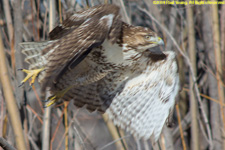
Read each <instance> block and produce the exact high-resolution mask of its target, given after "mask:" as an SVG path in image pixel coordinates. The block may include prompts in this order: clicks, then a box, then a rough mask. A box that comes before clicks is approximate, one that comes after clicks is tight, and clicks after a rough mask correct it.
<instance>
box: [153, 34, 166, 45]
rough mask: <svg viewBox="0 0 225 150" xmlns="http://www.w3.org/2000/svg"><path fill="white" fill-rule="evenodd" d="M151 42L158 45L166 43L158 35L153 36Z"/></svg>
mask: <svg viewBox="0 0 225 150" xmlns="http://www.w3.org/2000/svg"><path fill="white" fill-rule="evenodd" d="M150 42H151V43H153V44H157V45H164V42H163V40H162V38H160V37H158V36H156V37H152V38H151V39H150Z"/></svg>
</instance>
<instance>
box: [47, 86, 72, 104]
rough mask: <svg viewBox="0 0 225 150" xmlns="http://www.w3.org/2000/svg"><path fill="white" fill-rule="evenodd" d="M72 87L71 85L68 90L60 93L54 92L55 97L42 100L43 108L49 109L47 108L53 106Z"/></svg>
mask: <svg viewBox="0 0 225 150" xmlns="http://www.w3.org/2000/svg"><path fill="white" fill-rule="evenodd" d="M72 87H73V85H71V86H69V87H68V88H66V89H64V90H62V91H58V92H56V93H55V95H52V96H50V97H48V99H47V100H44V102H46V104H45V107H49V106H51V105H53V104H54V103H55V102H57V101H58V100H59V99H60V98H62V97H63V96H64V95H65V94H66V93H67V92H68V91H69V90H70V89H71V88H72Z"/></svg>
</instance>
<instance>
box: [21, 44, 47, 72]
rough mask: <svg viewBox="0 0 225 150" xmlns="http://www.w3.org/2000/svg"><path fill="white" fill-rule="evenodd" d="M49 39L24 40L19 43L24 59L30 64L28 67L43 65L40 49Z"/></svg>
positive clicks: (34, 67) (45, 45) (33, 67)
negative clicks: (37, 40) (39, 40)
mask: <svg viewBox="0 0 225 150" xmlns="http://www.w3.org/2000/svg"><path fill="white" fill-rule="evenodd" d="M50 43H51V41H43V42H24V43H20V46H21V48H22V53H23V54H24V55H26V58H25V61H26V62H27V63H28V64H30V65H29V69H38V68H42V67H44V64H45V60H44V59H42V58H43V57H42V55H41V51H42V50H43V49H45V48H46V47H47V46H48V45H49V44H50Z"/></svg>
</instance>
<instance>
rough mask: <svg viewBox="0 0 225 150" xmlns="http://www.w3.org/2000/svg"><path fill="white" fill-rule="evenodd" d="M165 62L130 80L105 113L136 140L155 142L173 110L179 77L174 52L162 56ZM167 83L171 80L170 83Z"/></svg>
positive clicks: (153, 65)
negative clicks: (164, 57) (142, 139)
mask: <svg viewBox="0 0 225 150" xmlns="http://www.w3.org/2000/svg"><path fill="white" fill-rule="evenodd" d="M165 54H166V55H168V56H167V59H166V60H163V61H158V62H156V63H153V64H152V65H149V66H147V67H146V69H145V70H144V72H142V73H141V74H139V75H138V76H136V77H135V78H133V79H131V80H129V81H128V82H127V83H126V85H125V87H124V89H123V91H122V92H121V93H119V94H118V95H116V96H115V97H114V99H113V102H112V103H111V105H110V107H109V109H107V111H106V112H107V113H108V114H109V117H110V118H111V119H112V120H113V121H114V123H115V124H116V125H118V126H119V127H121V128H123V129H127V131H129V132H131V133H132V134H134V135H135V136H136V137H138V138H142V137H143V138H145V139H149V138H150V137H151V136H152V135H154V138H155V140H158V138H159V136H160V133H161V130H162V128H163V125H164V124H165V121H166V119H167V118H168V115H169V113H170V110H171V109H172V108H173V107H174V104H175V96H176V95H177V93H178V89H179V75H178V73H177V69H178V67H177V63H176V61H175V53H174V52H165ZM167 80H170V81H169V82H168V81H167Z"/></svg>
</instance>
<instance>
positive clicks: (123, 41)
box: [20, 4, 179, 140]
mask: <svg viewBox="0 0 225 150" xmlns="http://www.w3.org/2000/svg"><path fill="white" fill-rule="evenodd" d="M163 44H164V42H163V40H162V39H161V38H160V37H159V36H158V35H157V33H155V32H154V31H152V30H151V29H149V28H146V27H140V26H133V25H130V24H127V23H125V22H123V21H122V20H121V16H120V8H119V7H118V6H116V5H112V4H107V5H99V6H95V7H91V8H89V9H87V10H84V11H81V12H76V13H75V14H73V15H71V16H70V17H68V18H67V19H66V20H65V21H64V22H63V23H62V24H61V25H58V26H56V27H55V28H54V29H53V30H52V31H51V32H50V33H49V40H47V41H43V42H24V43H21V44H20V45H21V47H22V52H23V53H24V54H25V55H26V56H27V57H26V59H25V61H26V62H28V63H29V64H30V66H29V70H26V69H22V71H24V72H25V73H27V77H26V78H25V79H24V80H23V81H22V82H21V83H22V84H23V83H24V82H26V81H27V80H28V79H29V78H32V80H31V84H33V83H34V81H35V79H36V78H38V81H39V82H40V85H41V91H42V92H45V91H46V90H48V91H50V93H51V94H52V96H51V97H49V98H48V100H47V103H46V106H50V105H52V104H54V103H55V102H57V101H59V100H62V101H64V100H66V101H69V100H72V101H73V102H74V104H75V105H76V106H78V107H86V108H87V109H88V110H90V111H99V112H103V113H105V112H106V113H107V114H108V115H109V118H111V119H112V120H113V122H114V124H115V125H117V126H119V127H121V128H122V129H126V130H127V131H128V132H130V133H132V134H133V135H134V136H136V137H138V138H144V139H148V138H150V137H151V136H154V138H155V140H157V139H158V138H159V135H160V133H161V130H162V127H163V125H164V124H165V122H166V119H167V118H168V116H169V114H170V112H171V111H172V110H173V107H174V104H175V97H176V95H177V93H178V89H179V75H178V66H177V62H176V54H175V53H174V52H173V51H164V52H161V51H160V50H159V52H157V53H156V52H154V51H152V50H151V48H154V47H156V46H159V45H163Z"/></svg>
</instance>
